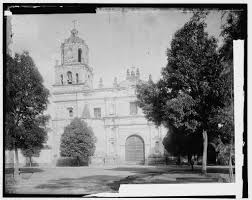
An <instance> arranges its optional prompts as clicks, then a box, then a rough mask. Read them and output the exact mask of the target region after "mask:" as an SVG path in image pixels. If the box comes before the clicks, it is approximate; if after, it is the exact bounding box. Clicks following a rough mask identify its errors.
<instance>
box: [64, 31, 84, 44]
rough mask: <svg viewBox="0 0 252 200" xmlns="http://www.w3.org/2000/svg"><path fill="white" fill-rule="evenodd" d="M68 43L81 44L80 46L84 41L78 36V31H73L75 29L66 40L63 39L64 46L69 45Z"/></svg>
mask: <svg viewBox="0 0 252 200" xmlns="http://www.w3.org/2000/svg"><path fill="white" fill-rule="evenodd" d="M69 43H81V44H85V41H84V40H83V39H81V38H80V37H79V36H78V30H77V29H75V28H74V29H72V30H71V35H70V37H69V38H67V39H65V42H64V44H69Z"/></svg>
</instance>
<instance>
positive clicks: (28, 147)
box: [22, 115, 49, 166]
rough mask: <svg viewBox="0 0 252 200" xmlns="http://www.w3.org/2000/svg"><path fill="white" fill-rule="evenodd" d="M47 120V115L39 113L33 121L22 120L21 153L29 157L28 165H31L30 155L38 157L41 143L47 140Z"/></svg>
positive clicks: (41, 146)
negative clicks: (23, 127)
mask: <svg viewBox="0 0 252 200" xmlns="http://www.w3.org/2000/svg"><path fill="white" fill-rule="evenodd" d="M48 120H49V116H48V115H47V116H46V115H41V116H38V117H37V118H36V119H35V120H33V121H27V122H24V126H25V130H26V132H25V134H24V135H23V146H22V153H23V155H24V156H25V157H28V158H29V162H30V166H32V157H39V154H40V151H41V149H42V148H43V144H44V143H45V142H46V140H47V128H46V122H47V121H48Z"/></svg>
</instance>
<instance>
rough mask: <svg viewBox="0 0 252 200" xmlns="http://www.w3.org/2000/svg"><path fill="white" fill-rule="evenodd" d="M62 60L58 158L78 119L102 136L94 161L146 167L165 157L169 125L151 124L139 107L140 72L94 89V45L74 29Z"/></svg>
mask: <svg viewBox="0 0 252 200" xmlns="http://www.w3.org/2000/svg"><path fill="white" fill-rule="evenodd" d="M60 51H61V62H60V63H57V64H56V65H55V84H54V85H53V92H52V94H53V107H54V112H55V113H54V117H53V119H52V130H53V133H52V134H51V136H52V137H53V146H52V155H53V159H55V160H57V159H58V158H59V157H60V151H59V149H60V138H61V135H62V134H63V132H64V127H65V126H67V125H68V124H69V123H70V121H71V120H72V119H73V118H74V117H79V118H82V119H83V120H85V121H86V122H87V123H88V125H89V126H91V127H92V129H93V132H94V134H95V135H96V137H97V142H96V150H95V155H94V156H93V157H92V159H91V163H92V164H95V163H97V164H98V163H101V162H106V163H109V164H113V163H120V164H127V163H145V164H146V162H147V161H148V157H150V156H152V155H160V156H162V155H163V153H164V148H163V145H162V140H163V138H164V136H165V135H166V133H167V130H166V129H165V128H164V127H156V126H155V125H154V124H153V123H151V122H148V121H147V120H146V119H145V117H144V114H143V113H142V111H141V109H140V108H139V107H138V106H137V104H136V100H137V99H136V93H135V88H136V84H137V83H139V82H141V81H142V80H141V79H140V72H139V69H136V70H131V71H130V70H129V69H128V70H127V72H126V77H125V80H122V81H117V79H116V78H115V79H114V82H113V84H111V85H112V86H111V87H104V86H103V83H102V79H100V82H99V84H98V87H97V88H95V87H94V86H93V76H94V74H93V68H92V67H91V66H89V59H88V57H89V47H88V45H87V44H86V43H85V41H84V40H83V39H81V38H80V37H79V36H78V31H77V30H76V29H75V28H74V29H72V30H71V35H70V37H69V38H67V39H65V41H64V42H63V43H62V44H61V48H60Z"/></svg>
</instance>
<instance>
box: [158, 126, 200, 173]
mask: <svg viewBox="0 0 252 200" xmlns="http://www.w3.org/2000/svg"><path fill="white" fill-rule="evenodd" d="M201 143H202V138H201V137H199V134H189V135H188V134H185V131H184V130H179V129H176V128H175V127H172V126H171V125H170V127H169V133H167V135H166V136H165V137H164V139H163V145H164V147H165V149H166V150H167V152H169V153H171V154H172V155H173V156H177V158H178V160H177V164H178V165H179V164H180V163H181V160H180V158H181V156H187V158H188V164H190V165H191V167H192V169H193V165H194V162H193V160H192V156H194V157H195V156H197V157H198V155H201V152H202V145H201Z"/></svg>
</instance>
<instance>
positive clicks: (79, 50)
mask: <svg viewBox="0 0 252 200" xmlns="http://www.w3.org/2000/svg"><path fill="white" fill-rule="evenodd" d="M81 53H82V50H81V49H78V62H81Z"/></svg>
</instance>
